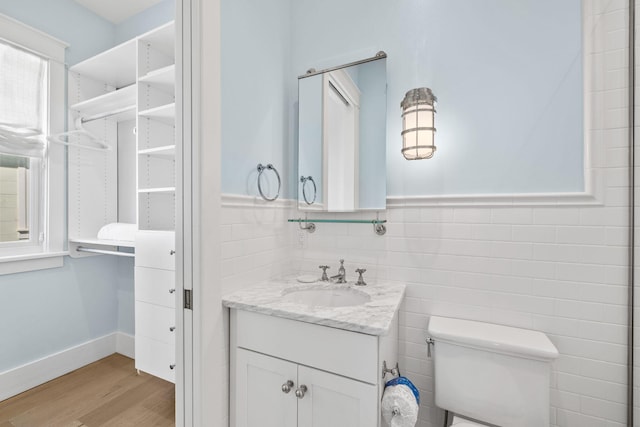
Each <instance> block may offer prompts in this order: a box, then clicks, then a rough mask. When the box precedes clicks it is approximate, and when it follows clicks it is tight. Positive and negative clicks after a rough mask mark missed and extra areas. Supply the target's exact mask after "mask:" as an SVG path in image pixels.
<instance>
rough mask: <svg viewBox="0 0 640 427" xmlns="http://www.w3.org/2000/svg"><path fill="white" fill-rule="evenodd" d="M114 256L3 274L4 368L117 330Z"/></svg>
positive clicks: (0, 334) (0, 333)
mask: <svg viewBox="0 0 640 427" xmlns="http://www.w3.org/2000/svg"><path fill="white" fill-rule="evenodd" d="M117 268H118V261H117V260H116V258H115V257H110V256H97V257H90V258H83V259H71V258H69V257H65V262H64V267H62V268H54V269H50V270H41V271H36V272H31V273H20V274H12V275H7V276H0V295H2V298H0V313H1V314H0V342H1V343H2V344H1V345H0V372H3V371H5V370H7V369H10V368H14V367H16V366H20V365H22V364H24V363H27V362H30V361H33V360H36V359H39V358H41V357H44V356H47V355H50V354H53V353H56V352H58V351H61V350H64V349H66V348H69V347H73V346H75V345H78V344H81V343H84V342H86V341H89V340H91V339H94V338H96V337H100V336H103V335H105V334H109V333H111V332H114V331H116V330H117V329H118V316H117V313H118V298H117V293H116V291H117V285H116V283H115V279H116V275H115V272H116V271H117Z"/></svg>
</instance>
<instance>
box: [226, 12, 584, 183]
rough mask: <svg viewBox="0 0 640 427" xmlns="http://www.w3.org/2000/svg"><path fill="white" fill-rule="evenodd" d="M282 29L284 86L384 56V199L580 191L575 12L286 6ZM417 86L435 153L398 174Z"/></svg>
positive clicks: (578, 50)
mask: <svg viewBox="0 0 640 427" xmlns="http://www.w3.org/2000/svg"><path fill="white" fill-rule="evenodd" d="M292 23H293V30H292V36H293V37H292V40H293V44H292V54H293V56H292V67H293V73H294V75H295V74H300V73H303V72H304V71H305V70H306V69H308V68H310V67H314V68H317V69H318V68H322V67H324V66H328V65H336V64H339V63H341V62H345V61H349V60H352V59H356V58H358V57H362V56H368V55H372V54H374V53H375V52H377V51H378V50H384V51H386V52H387V54H388V55H389V58H388V60H387V71H388V104H387V168H388V169H387V183H388V193H389V194H390V195H428V194H464V193H510V192H547V191H548V192H563V191H581V190H583V187H584V183H583V156H582V146H583V131H582V125H583V123H582V70H581V13H580V1H579V0H566V1H562V2H557V1H553V0H521V1H518V2H513V1H510V0H484V1H481V2H480V1H472V0H448V1H438V0H421V1H416V0H399V1H394V2H389V1H385V0H350V1H348V2H344V1H340V0H328V1H323V2H318V1H312V0H296V1H292ZM422 86H427V87H430V88H432V89H433V91H434V92H435V94H436V95H437V96H438V98H439V103H438V108H437V109H438V116H437V123H436V126H437V128H438V133H437V145H438V151H437V152H436V155H435V157H434V158H433V159H432V160H428V161H415V162H408V161H406V160H404V159H403V157H402V155H401V154H400V148H401V139H400V131H401V129H400V128H401V120H400V101H401V100H402V98H403V96H404V94H405V92H406V91H407V90H409V89H411V88H415V87H422ZM227 190H228V189H227V188H225V191H227Z"/></svg>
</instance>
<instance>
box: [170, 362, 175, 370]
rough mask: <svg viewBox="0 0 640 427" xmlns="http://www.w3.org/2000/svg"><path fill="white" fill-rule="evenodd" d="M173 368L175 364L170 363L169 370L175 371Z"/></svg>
mask: <svg viewBox="0 0 640 427" xmlns="http://www.w3.org/2000/svg"><path fill="white" fill-rule="evenodd" d="M175 367H176V364H175V363H172V364H171V365H169V369H171V370H172V371H173V370H174V369H175Z"/></svg>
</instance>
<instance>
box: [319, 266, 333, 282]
mask: <svg viewBox="0 0 640 427" xmlns="http://www.w3.org/2000/svg"><path fill="white" fill-rule="evenodd" d="M318 268H321V269H322V277H321V278H320V280H322V281H323V282H328V281H329V277H328V276H327V269H328V268H331V267H329V266H328V265H319V266H318Z"/></svg>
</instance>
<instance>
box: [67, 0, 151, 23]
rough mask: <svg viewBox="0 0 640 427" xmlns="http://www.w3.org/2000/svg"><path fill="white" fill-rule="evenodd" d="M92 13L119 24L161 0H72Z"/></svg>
mask: <svg viewBox="0 0 640 427" xmlns="http://www.w3.org/2000/svg"><path fill="white" fill-rule="evenodd" d="M74 1H75V2H76V3H79V4H81V5H82V6H84V7H86V8H87V9H89V10H90V11H92V12H93V13H95V14H97V15H100V16H102V17H103V18H105V19H106V20H108V21H111V22H113V23H114V24H119V23H121V22H122V21H124V20H126V19H127V18H130V17H132V16H133V15H135V14H137V13H139V12H142V11H143V10H145V9H147V8H149V7H151V6H153V5H154V4H157V3H160V2H161V1H162V0H109V1H104V0H74Z"/></svg>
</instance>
